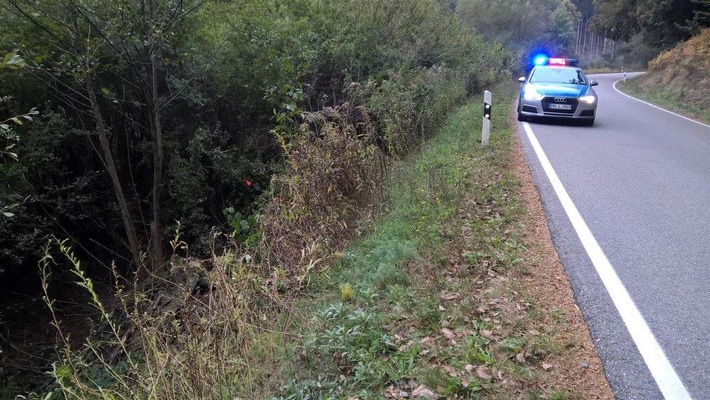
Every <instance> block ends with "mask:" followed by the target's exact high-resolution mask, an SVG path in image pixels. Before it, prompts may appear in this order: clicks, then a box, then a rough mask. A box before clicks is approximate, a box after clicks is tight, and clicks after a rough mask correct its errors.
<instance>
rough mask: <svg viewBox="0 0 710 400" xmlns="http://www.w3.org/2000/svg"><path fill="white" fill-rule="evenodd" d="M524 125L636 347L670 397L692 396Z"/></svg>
mask: <svg viewBox="0 0 710 400" xmlns="http://www.w3.org/2000/svg"><path fill="white" fill-rule="evenodd" d="M523 128H524V129H525V132H526V133H527V136H528V139H529V140H530V143H531V144H532V147H533V149H534V150H535V154H537V158H538V159H539V160H540V164H542V168H543V169H544V170H545V173H546V174H547V177H548V179H549V180H550V183H551V184H552V187H553V189H554V190H555V193H556V194H557V197H558V198H559V199H560V202H561V203H562V207H563V208H564V210H565V213H566V214H567V217H568V218H569V220H570V222H571V223H572V226H573V227H574V230H575V231H576V232H577V236H578V237H579V240H580V241H581V242H582V245H583V246H584V249H585V250H586V251H587V254H588V255H589V258H590V259H591V261H592V264H594V268H595V269H596V271H597V274H599V278H600V279H601V280H602V283H604V287H606V290H607V292H608V293H609V296H610V297H611V300H612V301H613V302H614V305H615V306H616V309H617V310H618V311H619V314H620V315H621V319H622V320H623V321H624V324H625V325H626V329H627V330H628V331H629V334H630V335H631V338H632V339H633V341H634V343H635V344H636V347H637V348H638V350H639V352H640V353H641V356H642V357H643V359H644V361H645V362H646V366H647V367H648V369H649V370H650V371H651V375H653V378H654V379H655V380H656V384H657V385H658V388H659V389H660V390H661V393H662V394H663V396H664V397H665V398H666V399H669V400H671V399H672V400H685V399H691V397H690V394H688V391H687V389H686V388H685V386H684V385H683V382H681V380H680V378H679V377H678V374H677V373H676V372H675V370H674V369H673V366H672V365H671V363H670V362H669V361H668V358H667V357H666V355H665V353H664V352H663V349H661V346H660V345H659V344H658V341H656V338H655V337H654V336H653V332H651V330H650V329H649V327H648V325H647V324H646V321H645V320H644V319H643V316H642V315H641V313H640V312H639V310H638V308H636V304H634V302H633V300H632V299H631V296H629V293H628V292H627V291H626V288H625V287H624V284H623V283H622V282H621V280H620V279H619V276H618V275H617V274H616V271H615V270H614V267H613V266H612V265H611V263H610V262H609V260H608V259H607V257H606V255H605V254H604V251H603V250H602V248H601V247H600V246H599V243H598V242H597V240H596V239H595V238H594V235H593V234H592V232H591V231H590V230H589V227H588V226H587V223H586V222H584V219H582V215H581V214H580V213H579V211H578V210H577V207H576V206H575V205H574V203H573V202H572V199H571V198H570V197H569V194H567V190H566V189H565V187H564V186H563V185H562V182H561V181H560V179H559V177H558V176H557V173H556V172H555V170H554V168H552V164H550V160H549V159H548V158H547V155H545V152H544V151H543V149H542V146H540V142H538V140H537V137H536V136H535V133H533V131H532V128H530V125H529V124H528V123H527V122H523Z"/></svg>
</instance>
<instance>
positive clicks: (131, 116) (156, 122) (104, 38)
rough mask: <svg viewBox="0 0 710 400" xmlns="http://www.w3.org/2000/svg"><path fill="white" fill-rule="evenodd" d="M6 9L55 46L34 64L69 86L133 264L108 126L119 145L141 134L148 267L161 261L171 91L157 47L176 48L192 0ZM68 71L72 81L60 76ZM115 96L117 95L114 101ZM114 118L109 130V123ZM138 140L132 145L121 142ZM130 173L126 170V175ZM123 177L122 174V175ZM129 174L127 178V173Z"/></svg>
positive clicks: (86, 0) (134, 250) (77, 1)
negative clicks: (89, 125) (146, 146)
mask: <svg viewBox="0 0 710 400" xmlns="http://www.w3.org/2000/svg"><path fill="white" fill-rule="evenodd" d="M10 3H11V5H12V7H13V10H14V12H15V13H16V14H17V15H19V16H21V17H22V18H24V19H25V20H26V21H29V22H30V23H31V24H32V25H34V26H35V27H36V28H37V29H38V30H39V31H41V33H42V34H43V40H44V41H45V43H46V44H47V46H48V47H50V48H53V49H59V54H57V55H56V56H55V58H50V60H48V61H45V63H44V64H43V65H38V68H39V69H40V70H41V71H43V72H44V73H46V74H47V75H48V76H50V77H51V79H52V80H54V81H55V82H62V85H66V88H69V89H70V91H69V92H68V93H69V94H66V93H65V94H63V96H64V99H65V101H66V102H67V103H69V104H71V105H72V106H73V107H74V108H76V109H77V110H78V112H79V113H83V110H87V111H88V112H86V113H85V114H84V116H86V115H87V114H88V115H89V116H90V119H91V121H93V125H94V131H95V133H96V136H97V138H98V144H99V147H98V149H99V150H98V151H97V153H98V154H99V155H100V157H101V161H102V163H103V165H104V168H105V169H106V172H107V173H108V175H109V177H110V180H111V183H112V186H113V192H114V196H115V200H116V203H117V205H118V208H119V210H120V215H121V219H122V221H123V226H124V231H125V236H126V240H127V246H128V248H129V250H130V253H131V255H132V261H133V263H134V264H135V265H137V266H140V265H141V263H142V260H141V254H142V253H143V249H145V248H146V247H145V245H141V240H140V238H139V235H138V230H137V226H136V224H137V221H136V219H135V217H134V213H135V210H138V212H139V213H141V214H143V213H142V211H141V210H140V208H141V204H140V200H139V199H135V200H138V202H137V203H134V205H133V206H131V205H130V204H129V200H128V197H127V195H126V189H127V188H128V189H129V190H128V191H129V192H134V193H135V192H136V188H135V187H130V186H131V185H130V184H129V183H128V182H127V179H126V175H125V174H121V173H120V172H119V168H118V165H117V161H116V154H117V152H118V151H119V150H118V149H117V148H116V146H117V145H118V141H117V139H116V136H115V131H114V128H116V129H119V128H120V129H128V130H130V131H132V132H133V135H132V137H131V136H126V138H127V141H126V142H124V143H123V144H122V145H123V146H136V145H137V146H141V143H140V142H142V141H143V140H145V139H149V143H150V148H151V152H152V157H151V164H152V180H151V192H152V194H151V201H150V204H151V206H150V208H151V218H150V222H149V226H150V228H149V233H148V234H147V235H146V236H147V237H149V238H150V239H149V240H148V246H149V247H148V252H149V254H150V260H149V261H150V264H151V265H152V266H153V267H158V266H160V265H161V264H162V262H163V246H164V245H165V243H164V240H163V227H162V198H161V191H162V190H163V179H164V164H165V156H164V133H163V124H162V114H163V112H164V111H165V109H166V108H167V107H168V106H169V105H170V103H171V101H173V100H174V99H175V98H176V97H177V96H176V94H175V93H172V94H167V93H166V91H167V83H166V79H167V78H166V76H167V71H166V62H165V58H164V52H165V51H166V50H167V51H171V50H175V48H176V46H178V45H179V42H180V39H181V38H182V35H180V33H181V32H180V31H181V29H182V28H183V26H184V24H185V21H186V18H187V16H188V15H189V14H190V13H191V12H192V11H194V9H195V8H196V7H197V6H199V5H200V2H199V1H198V2H195V3H192V2H191V3H186V2H184V1H181V0H179V1H168V0H138V1H131V2H124V3H122V5H121V6H119V7H116V6H115V4H105V3H104V2H102V1H98V0H71V1H68V2H57V1H47V2H41V3H40V2H33V1H26V0H11V1H10ZM67 76H71V77H72V78H73V83H72V82H67V80H66V77H67ZM119 99H120V100H119ZM107 121H118V122H114V126H113V127H112V126H111V124H110V122H107ZM136 139H137V140H138V141H139V142H138V143H133V144H132V143H130V142H129V141H132V140H136ZM130 173H132V172H131V171H129V174H130ZM122 175H123V177H122ZM129 178H130V177H129Z"/></svg>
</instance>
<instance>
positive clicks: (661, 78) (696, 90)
mask: <svg viewBox="0 0 710 400" xmlns="http://www.w3.org/2000/svg"><path fill="white" fill-rule="evenodd" d="M621 87H622V88H624V89H626V90H628V91H630V92H631V93H632V94H634V95H637V96H640V97H642V98H644V99H646V100H649V101H651V102H654V103H657V104H659V105H661V106H663V107H667V108H670V109H672V110H674V111H677V112H679V113H681V114H685V115H688V116H690V117H692V118H696V119H699V120H702V121H705V122H707V123H710V102H708V101H707V99H708V98H709V97H710V29H705V30H703V31H702V32H701V33H700V34H699V35H697V36H695V37H693V38H691V39H690V40H688V41H687V42H685V43H682V44H680V45H678V46H676V47H675V48H673V49H671V50H668V51H666V52H663V53H662V54H661V55H659V56H658V57H657V58H656V59H654V60H652V61H651V62H650V64H649V70H648V73H647V74H644V75H642V76H640V77H638V78H634V79H631V80H628V81H627V82H626V83H625V84H623V85H622V86H621Z"/></svg>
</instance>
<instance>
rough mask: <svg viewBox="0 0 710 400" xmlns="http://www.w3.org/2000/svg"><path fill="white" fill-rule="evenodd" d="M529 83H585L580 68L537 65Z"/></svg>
mask: <svg viewBox="0 0 710 400" xmlns="http://www.w3.org/2000/svg"><path fill="white" fill-rule="evenodd" d="M530 83H567V84H572V85H586V80H585V79H584V74H583V73H582V70H581V69H575V68H546V67H538V68H535V71H533V74H532V76H530Z"/></svg>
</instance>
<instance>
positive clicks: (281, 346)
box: [245, 87, 572, 399]
mask: <svg viewBox="0 0 710 400" xmlns="http://www.w3.org/2000/svg"><path fill="white" fill-rule="evenodd" d="M513 91H514V88H513V87H501V88H497V89H496V90H495V91H494V95H495V97H496V98H497V99H502V102H501V105H500V106H498V109H499V110H501V112H499V113H498V114H497V115H494V119H493V121H492V124H493V135H492V139H491V143H490V145H489V146H488V147H485V148H482V147H481V146H480V124H481V122H480V119H481V117H480V108H481V107H480V102H479V101H473V102H472V103H470V104H469V105H468V106H466V107H463V108H461V109H460V110H459V111H457V112H455V113H454V115H453V116H452V117H451V118H450V120H449V121H448V123H447V124H446V125H445V126H444V127H443V129H441V130H440V132H439V133H438V134H437V135H436V136H435V137H434V138H433V139H432V140H431V141H430V142H429V143H427V145H426V147H425V148H424V149H423V151H422V152H421V153H420V154H419V155H417V156H416V157H414V158H412V159H410V160H407V161H406V162H403V163H402V164H401V165H399V166H397V167H396V172H395V173H394V175H393V177H392V180H391V184H390V185H389V187H390V188H391V192H390V196H389V198H390V201H389V202H388V204H387V205H386V206H385V207H384V208H385V210H384V211H385V212H384V215H383V216H382V217H381V218H380V219H378V221H377V222H376V223H375V224H374V226H372V227H371V231H370V232H369V233H368V234H367V235H365V236H363V237H362V238H361V239H360V240H359V241H358V242H357V243H353V244H352V245H351V246H350V247H349V248H348V249H347V250H346V251H345V252H343V253H342V254H340V255H339V257H338V258H337V261H336V262H335V264H334V265H332V266H331V267H330V268H329V269H327V270H326V271H325V272H323V273H319V274H317V275H314V276H312V277H311V282H310V284H309V286H308V288H307V289H306V290H305V291H304V292H303V293H302V296H301V297H300V298H299V299H298V300H296V302H295V304H294V306H293V307H292V308H291V309H292V310H293V311H292V313H291V314H289V315H288V316H282V318H281V319H280V320H279V323H277V325H279V327H278V328H276V329H275V330H274V331H282V332H283V331H288V332H289V333H288V334H287V335H286V334H283V333H266V334H264V337H263V340H261V341H255V344H256V345H254V346H253V347H252V349H251V352H252V353H253V354H258V355H259V357H261V359H260V361H259V363H258V365H257V363H256V362H254V363H252V364H253V365H254V367H253V368H251V375H252V377H253V378H254V380H253V381H251V383H250V384H249V385H248V390H250V391H251V393H248V395H249V397H253V398H273V399H314V398H342V399H351V398H357V399H381V398H393V399H399V398H437V397H436V396H443V397H446V398H492V399H498V398H500V399H506V398H527V399H563V398H570V397H572V393H571V392H570V391H568V390H563V389H559V388H558V389H556V388H555V387H551V385H550V384H549V382H548V378H549V376H550V375H551V374H552V373H553V371H551V369H552V365H551V364H549V363H548V362H547V361H548V358H549V357H552V356H554V354H556V353H560V352H562V351H564V349H565V348H567V346H568V344H567V343H565V342H564V341H565V339H558V338H557V335H556V332H557V331H558V330H559V327H560V325H562V324H564V318H563V317H561V316H558V317H559V318H552V319H550V320H548V321H546V324H547V325H546V327H545V330H544V331H542V330H537V329H535V328H534V327H539V326H540V321H541V320H542V317H543V314H545V315H546V314H549V313H547V312H546V311H545V310H541V309H539V308H538V306H537V305H536V301H535V300H534V299H532V298H529V297H526V295H524V294H521V293H519V292H518V290H519V288H518V284H517V280H516V279H515V276H517V275H520V274H525V273H526V268H528V264H527V263H526V262H524V257H525V250H526V244H525V243H524V241H523V234H524V232H523V231H524V228H523V224H522V222H521V221H522V219H523V214H524V210H523V207H522V205H521V202H520V199H519V190H520V181H519V180H518V178H517V176H516V174H515V172H514V171H513V168H512V166H511V164H512V161H513V156H514V152H513V150H514V138H513V128H512V123H511V120H510V118H509V115H508V113H507V112H505V111H504V110H506V109H508V105H509V103H508V100H507V99H511V98H512V97H513ZM553 312H554V310H553ZM560 313H562V312H561V311H560ZM283 324H286V325H287V326H286V327H285V326H284V325H283ZM258 343H261V345H259V344H258ZM255 360H256V359H255ZM245 394H246V393H245ZM271 396H273V397H271Z"/></svg>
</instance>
